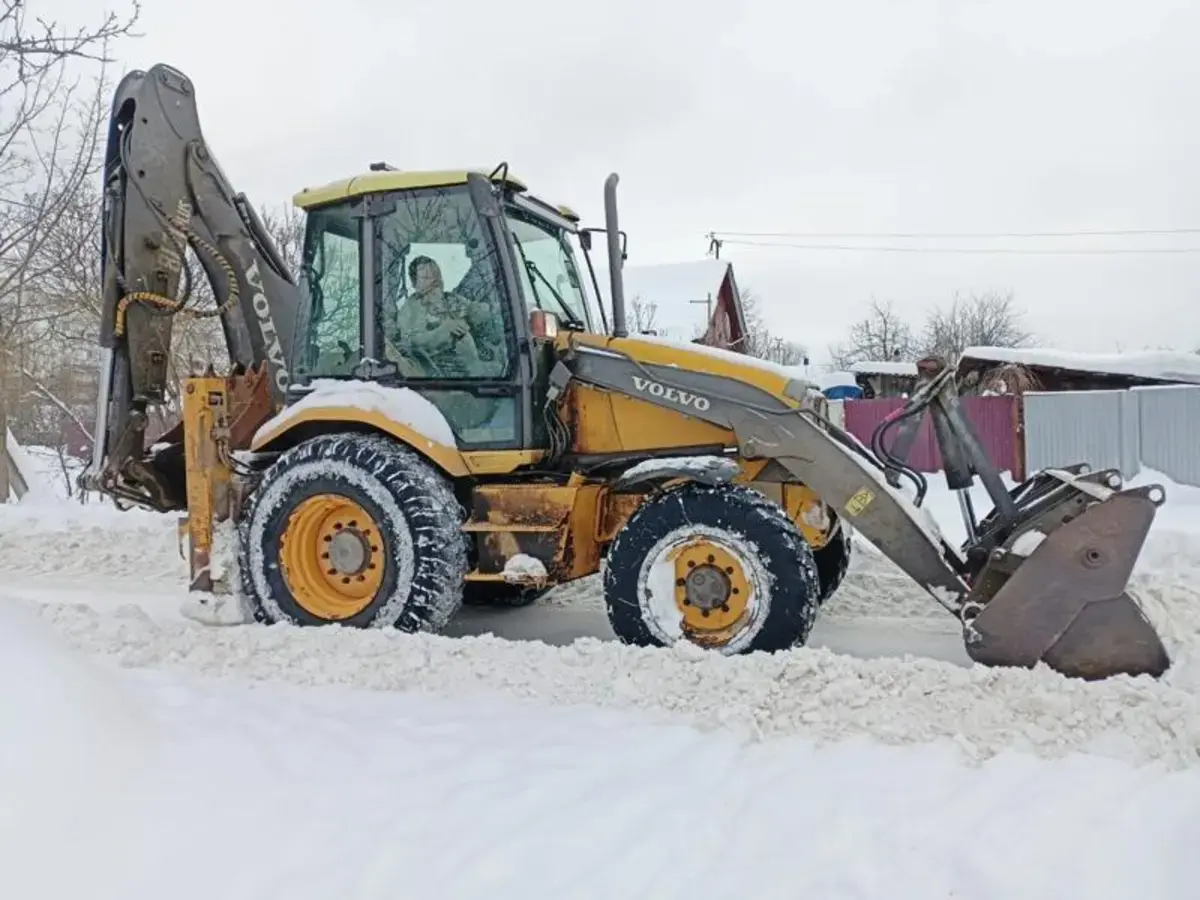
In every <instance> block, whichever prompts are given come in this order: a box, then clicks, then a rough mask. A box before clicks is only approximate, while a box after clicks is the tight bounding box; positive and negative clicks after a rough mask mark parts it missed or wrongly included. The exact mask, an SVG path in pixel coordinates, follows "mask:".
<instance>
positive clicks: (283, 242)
mask: <svg viewBox="0 0 1200 900" xmlns="http://www.w3.org/2000/svg"><path fill="white" fill-rule="evenodd" d="M259 218H261V219H262V222H263V227H264V228H265V229H266V231H267V234H268V235H270V237H271V240H272V241H274V243H275V247H276V249H278V250H279V255H280V256H282V257H283V261H284V262H285V263H287V266H288V269H289V270H291V272H292V273H293V274H297V273H299V271H300V265H301V262H302V261H303V255H304V213H303V212H301V211H300V210H299V209H297V208H296V207H295V206H290V205H289V206H284V207H282V208H281V209H280V211H279V212H277V213H276V212H271V211H270V210H268V209H267V208H266V207H263V208H262V209H260V210H259Z"/></svg>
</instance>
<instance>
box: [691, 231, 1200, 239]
mask: <svg viewBox="0 0 1200 900" xmlns="http://www.w3.org/2000/svg"><path fill="white" fill-rule="evenodd" d="M714 233H715V234H720V235H726V236H728V237H735V238H830V239H854V238H868V239H872V240H879V239H901V240H909V239H922V238H936V239H939V240H959V239H963V240H988V239H992V238H1055V237H1133V236H1136V235H1164V234H1200V228H1126V229H1118V230H1108V231H974V232H972V231H947V232H936V231H874V232H872V231H724V230H721V229H718V230H716V231H715V232H714Z"/></svg>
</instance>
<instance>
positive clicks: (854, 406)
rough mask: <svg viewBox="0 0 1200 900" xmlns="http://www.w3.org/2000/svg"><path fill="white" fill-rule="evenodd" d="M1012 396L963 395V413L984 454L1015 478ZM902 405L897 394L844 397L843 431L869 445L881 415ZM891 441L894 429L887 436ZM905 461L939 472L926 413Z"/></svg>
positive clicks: (939, 462) (1016, 461)
mask: <svg viewBox="0 0 1200 900" xmlns="http://www.w3.org/2000/svg"><path fill="white" fill-rule="evenodd" d="M1017 402H1018V400H1017V398H1016V397H1015V396H1012V395H1008V394H1006V395H1003V396H994V397H963V398H962V405H963V412H964V413H965V415H966V417H967V419H969V420H970V422H971V424H972V425H974V426H975V431H976V432H977V433H978V434H979V439H980V441H981V442H982V443H983V447H984V450H986V451H987V454H988V457H989V458H990V459H991V461H992V463H993V464H994V465H995V466H996V467H997V468H999V469H1000V471H1002V472H1003V471H1005V470H1008V471H1010V472H1013V473H1014V475H1016V476H1017V477H1019V473H1020V471H1021V465H1020V461H1019V453H1018V449H1019V443H1018V441H1017V433H1016V429H1017V415H1016V404H1017ZM903 405H904V400H903V399H902V398H900V397H881V398H879V399H876V400H847V401H845V404H844V408H845V411H846V430H847V431H849V432H850V433H851V434H852V435H854V436H855V437H856V438H858V439H859V440H860V441H862V442H863V443H864V444H866V445H867V446H868V447H869V446H871V434H872V432H874V431H875V426H877V425H878V424H879V423H880V422H881V421H883V419H884V417H885V416H887V415H888V414H889V413H892V412H895V411H896V410H897V409H899V408H900V407H902V406H903ZM889 440H895V432H893V433H892V434H891V435H890V436H889ZM908 464H909V465H910V466H912V467H913V468H914V469H916V470H917V471H918V472H940V471H941V470H942V455H941V454H940V453H939V452H938V448H937V441H936V440H935V439H934V435H933V422H932V420H931V419H930V416H929V414H928V413H926V414H925V416H924V421H922V422H921V428H920V430H919V431H918V432H917V438H916V440H915V441H913V445H912V450H911V452H910V453H909V456H908Z"/></svg>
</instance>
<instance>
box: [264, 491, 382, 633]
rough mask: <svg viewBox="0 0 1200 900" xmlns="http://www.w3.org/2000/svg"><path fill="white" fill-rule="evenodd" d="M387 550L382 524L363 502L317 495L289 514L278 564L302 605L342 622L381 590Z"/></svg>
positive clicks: (333, 495) (289, 587) (352, 615)
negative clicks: (380, 524)
mask: <svg viewBox="0 0 1200 900" xmlns="http://www.w3.org/2000/svg"><path fill="white" fill-rule="evenodd" d="M385 550H386V547H385V545H384V541H383V534H382V533H381V531H380V528H379V524H378V523H377V522H376V521H375V519H374V518H373V517H372V516H371V514H370V513H368V512H367V511H366V510H365V509H364V508H363V507H362V506H361V505H359V504H358V503H356V502H354V501H353V500H351V499H350V498H349V497H344V496H341V495H339V494H318V495H317V496H315V497H308V498H307V499H305V500H303V501H302V502H301V503H300V504H299V505H298V506H297V507H296V508H295V509H294V510H292V513H291V515H290V516H288V520H287V524H286V526H285V527H284V530H283V536H282V538H281V540H280V547H279V564H280V567H281V569H282V570H283V580H284V582H285V583H286V584H287V587H288V590H289V591H291V594H292V597H294V598H295V600H296V603H297V604H298V605H299V606H300V607H301V608H302V609H304V610H305V611H306V612H308V613H310V614H311V615H313V616H316V617H317V618H320V619H328V620H331V621H338V620H343V619H349V618H352V617H354V616H356V615H358V614H359V613H361V612H362V611H363V610H364V609H366V608H367V607H368V606H370V605H371V602H372V601H373V600H374V599H375V597H376V595H377V594H378V593H379V587H380V585H381V584H383V569H384V562H385V560H386V559H387V556H386V553H385Z"/></svg>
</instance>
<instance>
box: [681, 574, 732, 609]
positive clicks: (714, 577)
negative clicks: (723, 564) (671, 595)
mask: <svg viewBox="0 0 1200 900" xmlns="http://www.w3.org/2000/svg"><path fill="white" fill-rule="evenodd" d="M732 588H733V583H732V582H731V581H730V580H729V576H728V575H726V574H725V573H724V572H723V571H721V570H720V569H718V568H717V567H716V566H712V565H707V564H706V565H702V566H696V568H694V569H692V570H691V571H690V572H689V573H688V574H687V577H685V578H684V583H683V596H684V603H685V605H688V606H694V607H696V608H697V609H700V610H708V611H709V612H712V611H713V610H714V609H720V608H721V607H723V606H727V605H728V603H729V597H730V593H731V590H732Z"/></svg>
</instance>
